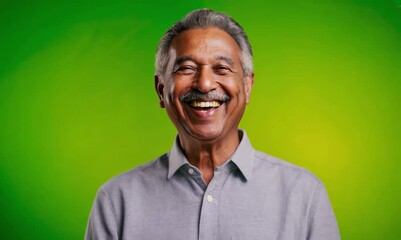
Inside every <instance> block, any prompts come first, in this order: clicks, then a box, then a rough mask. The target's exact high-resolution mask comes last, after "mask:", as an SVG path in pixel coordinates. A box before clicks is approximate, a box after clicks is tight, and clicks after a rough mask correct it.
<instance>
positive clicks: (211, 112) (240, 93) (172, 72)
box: [156, 28, 253, 141]
mask: <svg viewBox="0 0 401 240" xmlns="http://www.w3.org/2000/svg"><path fill="white" fill-rule="evenodd" d="M240 56H241V50H240V48H239V46H238V45H237V43H236V42H235V40H234V39H233V38H232V37H231V36H230V35H229V34H227V33H226V32H224V31H223V30H220V29H217V28H206V29H191V30H186V31H183V32H182V33H180V34H179V35H177V36H176V37H175V38H174V39H173V41H172V42H171V45H170V49H169V62H168V65H167V70H166V73H165V75H164V78H165V79H164V82H162V81H160V79H156V80H158V81H156V88H157V91H158V94H159V97H160V101H161V105H162V106H163V107H165V108H166V109H167V113H168V115H169V117H170V119H171V120H172V121H173V123H174V125H175V126H176V128H177V130H178V132H179V134H180V136H181V135H186V136H190V137H193V138H195V139H198V140H203V141H213V140H217V139H225V137H227V136H229V134H232V133H233V132H235V133H236V132H237V129H238V124H239V121H240V120H241V117H242V115H243V113H244V110H245V105H246V104H247V103H248V102H249V97H250V92H251V89H252V84H253V74H250V75H249V76H247V77H246V79H245V78H244V73H243V69H242V67H241V62H240Z"/></svg>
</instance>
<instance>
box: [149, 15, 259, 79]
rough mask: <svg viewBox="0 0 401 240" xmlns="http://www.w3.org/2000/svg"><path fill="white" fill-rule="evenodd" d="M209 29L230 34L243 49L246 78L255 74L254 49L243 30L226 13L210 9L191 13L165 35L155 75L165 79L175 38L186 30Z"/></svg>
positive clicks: (243, 68) (158, 54)
mask: <svg viewBox="0 0 401 240" xmlns="http://www.w3.org/2000/svg"><path fill="white" fill-rule="evenodd" d="M209 27H216V28H219V29H221V30H223V31H225V32H226V33H228V34H230V36H231V37H232V38H233V39H234V40H235V42H236V43H237V44H238V46H239V47H240V49H241V66H242V70H243V71H244V77H245V76H247V75H249V74H251V73H253V57H252V47H251V44H250V43H249V41H248V37H247V36H246V34H245V32H244V30H243V28H242V27H241V26H240V25H239V24H238V23H237V22H236V21H235V20H234V19H232V18H231V17H230V16H228V15H226V14H224V13H220V12H215V11H213V10H210V9H199V10H195V11H192V12H190V13H189V14H188V15H186V16H185V17H184V18H183V19H182V20H180V21H178V22H176V23H175V24H174V25H173V26H171V27H170V29H169V30H167V32H166V33H165V34H164V35H163V37H162V38H161V40H160V42H159V46H158V48H157V53H156V63H155V67H156V72H155V74H156V75H157V76H160V77H163V78H164V73H165V72H166V68H167V63H168V60H169V55H168V51H169V47H170V43H171V41H172V40H173V39H174V37H176V36H177V35H178V34H179V33H181V32H183V31H185V30H189V29H194V28H209Z"/></svg>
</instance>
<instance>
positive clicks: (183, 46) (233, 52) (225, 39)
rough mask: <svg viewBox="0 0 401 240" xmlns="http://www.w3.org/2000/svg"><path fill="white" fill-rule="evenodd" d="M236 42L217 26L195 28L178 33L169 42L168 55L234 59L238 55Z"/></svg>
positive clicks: (238, 48)
mask: <svg viewBox="0 0 401 240" xmlns="http://www.w3.org/2000/svg"><path fill="white" fill-rule="evenodd" d="M240 53H241V49H240V47H239V46H238V44H237V42H236V41H235V40H234V39H233V38H232V37H231V36H230V35H229V34H228V33H226V32H225V31H223V30H221V29H218V28H196V29H190V30H185V31H183V32H181V33H179V34H178V35H177V36H176V37H175V38H174V39H173V40H172V42H171V44H170V48H169V54H170V57H173V58H174V56H175V58H177V57H181V56H183V55H185V56H190V57H199V58H202V57H203V58H205V57H213V56H227V57H229V58H232V59H233V60H234V61H235V60H238V61H239V57H240Z"/></svg>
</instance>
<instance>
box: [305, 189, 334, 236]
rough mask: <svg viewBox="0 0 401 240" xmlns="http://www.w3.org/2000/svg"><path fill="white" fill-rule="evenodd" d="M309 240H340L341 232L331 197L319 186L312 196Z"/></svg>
mask: <svg viewBox="0 0 401 240" xmlns="http://www.w3.org/2000/svg"><path fill="white" fill-rule="evenodd" d="M307 226H308V235H307V239H308V240H322V239H324V240H339V239H340V232H339V229H338V226H337V221H336V217H335V215H334V212H333V209H332V207H331V204H330V200H329V196H328V194H327V191H326V189H325V187H324V186H323V184H319V185H318V186H317V188H316V189H315V192H314V194H313V196H312V201H311V205H310V211H309V217H308V225H307Z"/></svg>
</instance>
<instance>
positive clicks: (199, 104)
mask: <svg viewBox="0 0 401 240" xmlns="http://www.w3.org/2000/svg"><path fill="white" fill-rule="evenodd" d="M221 104H222V103H221V102H219V101H192V102H189V106H191V107H192V108H195V109H199V110H209V109H214V108H218V107H220V106H221Z"/></svg>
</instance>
